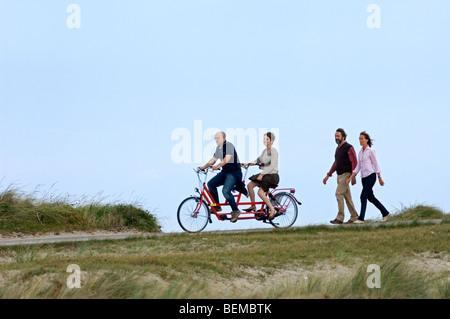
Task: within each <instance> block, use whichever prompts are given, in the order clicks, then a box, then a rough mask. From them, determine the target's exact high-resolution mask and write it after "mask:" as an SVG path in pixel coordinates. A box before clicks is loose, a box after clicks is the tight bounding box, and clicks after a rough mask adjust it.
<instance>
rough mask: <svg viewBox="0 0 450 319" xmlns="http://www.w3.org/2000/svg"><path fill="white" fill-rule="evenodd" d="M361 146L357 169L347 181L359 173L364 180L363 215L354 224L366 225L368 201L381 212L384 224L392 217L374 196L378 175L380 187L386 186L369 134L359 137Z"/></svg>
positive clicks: (362, 133) (362, 194)
mask: <svg viewBox="0 0 450 319" xmlns="http://www.w3.org/2000/svg"><path fill="white" fill-rule="evenodd" d="M359 144H360V145H361V146H362V148H361V151H359V154H358V164H357V165H356V167H355V169H354V170H353V173H352V175H351V176H350V178H349V179H347V181H346V182H347V184H348V183H350V181H351V180H352V178H354V177H355V176H356V175H358V173H359V172H361V178H362V186H363V189H362V192H361V213H360V214H359V217H358V219H357V220H356V221H354V222H353V223H355V224H364V216H365V214H366V208H367V200H369V202H371V203H372V204H374V205H375V206H376V207H377V208H378V209H379V210H380V212H381V215H383V218H382V220H381V221H382V222H385V221H386V220H388V218H389V217H391V215H390V214H389V212H388V211H387V209H386V208H385V207H384V206H383V204H381V203H380V201H379V200H378V199H376V198H375V195H374V194H373V186H374V185H375V182H376V181H377V175H378V181H379V182H380V185H381V186H383V185H384V181H383V179H382V178H381V171H380V167H379V166H378V162H377V157H376V154H375V150H373V149H372V139H371V138H370V136H369V134H367V133H366V132H365V131H364V132H361V134H360V135H359Z"/></svg>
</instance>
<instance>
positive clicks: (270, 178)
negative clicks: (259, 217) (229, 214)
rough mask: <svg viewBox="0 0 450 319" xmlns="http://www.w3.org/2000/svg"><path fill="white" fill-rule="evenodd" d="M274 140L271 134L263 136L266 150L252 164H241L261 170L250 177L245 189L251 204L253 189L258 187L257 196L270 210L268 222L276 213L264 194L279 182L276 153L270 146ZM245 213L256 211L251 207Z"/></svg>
mask: <svg viewBox="0 0 450 319" xmlns="http://www.w3.org/2000/svg"><path fill="white" fill-rule="evenodd" d="M274 140H275V135H274V134H273V133H271V132H268V133H266V134H264V145H265V146H266V149H265V150H264V151H263V152H262V153H261V155H260V156H259V157H258V158H257V159H256V160H254V161H253V162H251V163H247V164H243V165H245V166H248V165H259V166H260V168H261V169H262V171H261V173H259V174H256V175H253V176H251V177H250V180H251V182H250V183H249V184H248V186H247V189H248V193H249V195H250V200H251V202H255V192H254V190H253V189H254V188H255V187H256V186H259V190H258V195H259V197H260V198H261V199H262V200H263V201H264V203H265V204H266V205H267V207H269V209H270V215H269V220H272V219H273V218H274V216H275V214H276V212H277V211H276V209H275V207H274V206H273V205H272V203H271V202H270V200H269V199H268V198H267V196H266V193H267V192H268V191H269V188H276V187H277V186H278V183H279V182H280V177H279V175H278V151H277V149H276V148H274V147H273V146H272V144H273V142H274ZM245 211H246V212H253V211H256V206H255V205H252V206H250V207H249V208H247V209H245Z"/></svg>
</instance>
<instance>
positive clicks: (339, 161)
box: [323, 128, 358, 224]
mask: <svg viewBox="0 0 450 319" xmlns="http://www.w3.org/2000/svg"><path fill="white" fill-rule="evenodd" d="M334 138H335V140H336V143H337V145H338V146H337V148H336V152H335V154H334V159H335V160H334V163H333V166H332V167H331V169H330V171H329V172H328V173H327V176H326V177H325V178H324V179H323V183H324V184H325V185H326V183H327V181H328V179H329V178H330V177H331V176H332V175H333V173H334V172H337V188H336V199H337V202H338V214H337V216H336V218H335V219H334V220H332V221H330V223H332V224H342V223H343V222H344V216H345V214H344V208H345V206H344V199H345V202H346V203H347V208H348V210H349V211H350V219H349V220H348V221H347V222H346V224H350V223H353V222H354V221H355V220H357V219H358V213H357V212H356V209H355V205H354V204H353V200H352V194H351V192H350V186H349V185H348V184H347V182H346V180H347V179H348V178H350V176H351V175H352V171H353V170H354V169H355V167H356V165H357V159H356V152H355V149H354V148H353V146H352V145H351V144H349V143H347V141H346V139H347V134H346V133H345V131H344V130H343V129H342V128H338V129H337V130H336V133H335V135H334ZM355 184H356V179H355V178H353V179H352V185H355Z"/></svg>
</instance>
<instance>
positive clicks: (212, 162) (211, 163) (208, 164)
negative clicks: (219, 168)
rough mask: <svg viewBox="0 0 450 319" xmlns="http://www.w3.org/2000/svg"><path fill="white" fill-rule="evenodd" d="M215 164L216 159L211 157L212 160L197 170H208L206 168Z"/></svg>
mask: <svg viewBox="0 0 450 319" xmlns="http://www.w3.org/2000/svg"><path fill="white" fill-rule="evenodd" d="M216 162H217V158H215V157H212V158H211V159H210V160H209V161H208V163H206V164H205V165H203V166H200V167H199V168H200V169H201V170H204V169H205V168H208V167H210V166H211V165H214V164H215V163H216Z"/></svg>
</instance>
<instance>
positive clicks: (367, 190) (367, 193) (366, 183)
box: [358, 173, 389, 220]
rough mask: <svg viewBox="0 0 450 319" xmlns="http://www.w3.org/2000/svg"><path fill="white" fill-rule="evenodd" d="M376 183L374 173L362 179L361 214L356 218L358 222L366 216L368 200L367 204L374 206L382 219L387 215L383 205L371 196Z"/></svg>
mask: <svg viewBox="0 0 450 319" xmlns="http://www.w3.org/2000/svg"><path fill="white" fill-rule="evenodd" d="M376 181H377V175H376V174H375V173H372V174H370V175H369V176H367V177H364V178H363V179H362V186H363V189H362V192H361V213H360V214H359V217H358V219H359V220H364V216H365V215H366V208H367V200H369V202H371V203H372V204H374V205H375V206H376V208H378V209H379V210H380V212H381V215H383V217H384V216H386V215H389V212H388V210H387V209H386V208H385V207H384V206H383V204H381V203H380V201H379V200H378V199H376V198H375V195H374V194H373V186H374V185H375V182H376Z"/></svg>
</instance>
